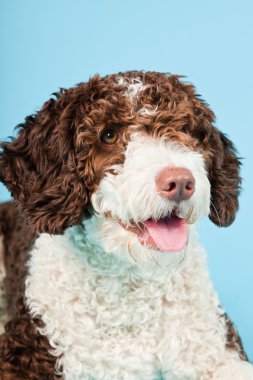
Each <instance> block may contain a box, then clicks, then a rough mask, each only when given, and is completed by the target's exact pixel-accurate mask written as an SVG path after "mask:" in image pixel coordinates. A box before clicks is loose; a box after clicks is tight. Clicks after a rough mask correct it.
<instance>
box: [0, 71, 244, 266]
mask: <svg viewBox="0 0 253 380" xmlns="http://www.w3.org/2000/svg"><path fill="white" fill-rule="evenodd" d="M213 122H214V114H213V113H212V111H211V110H210V109H209V108H208V106H207V105H206V104H205V103H204V102H203V101H202V100H201V99H200V98H199V97H198V96H197V95H196V94H195V90H194V87H193V86H192V85H189V84H186V83H182V82H180V80H179V78H178V77H177V76H169V75H164V74H160V73H154V72H149V73H143V72H128V73H124V74H118V75H110V76H107V77H105V78H100V77H99V76H96V77H94V78H92V79H91V80H90V81H89V82H88V83H81V84H79V85H78V86H76V87H75V88H72V89H69V90H61V91H60V92H59V93H57V94H56V98H55V99H50V100H49V101H48V102H47V103H45V105H44V106H43V108H42V109H41V110H40V111H39V112H38V113H37V114H36V115H34V116H29V117H27V118H26V121H25V123H24V124H21V125H20V130H19V134H18V136H17V138H16V139H14V140H13V141H12V142H10V143H3V144H2V148H3V149H2V153H1V157H0V178H1V180H2V181H3V182H4V183H5V184H6V186H7V187H8V188H9V189H10V190H11V192H12V194H13V196H14V197H15V198H16V199H17V200H18V203H19V205H20V207H21V208H22V209H23V210H24V212H25V213H26V215H27V218H28V221H29V222H30V223H32V224H33V225H34V227H35V228H36V230H37V231H40V232H50V233H62V232H63V231H64V230H65V229H66V228H67V227H69V226H71V225H75V224H78V223H80V222H81V221H82V220H83V218H84V217H86V216H88V215H89V216H92V215H93V218H97V220H99V221H100V222H99V223H100V227H101V229H104V230H105V231H104V235H103V236H105V238H104V241H103V244H104V246H105V247H107V250H108V251H110V250H112V249H111V248H110V242H111V241H112V240H113V239H112V236H111V235H110V234H109V232H108V231H112V230H113V231H118V233H119V236H121V241H124V244H125V246H127V247H128V248H129V247H130V251H131V254H132V255H133V257H134V259H136V260H138V259H139V258H140V256H141V255H142V253H141V252H144V251H143V250H144V249H145V252H147V251H148V252H150V254H151V255H153V254H154V253H157V252H164V251H166V252H183V251H184V248H185V247H186V245H187V241H188V234H189V227H188V226H189V225H190V224H193V223H195V222H196V220H197V219H199V218H200V217H202V216H203V215H205V214H209V217H210V219H211V220H212V221H213V222H214V223H215V224H217V225H219V226H227V225H229V224H231V223H232V221H233V220H234V217H235V213H236V210H237V209H238V192H239V185H240V177H239V161H238V159H237V158H236V154H235V149H234V147H233V144H232V143H231V141H230V140H229V139H228V138H227V137H226V136H225V135H223V134H222V133H221V132H219V131H218V130H217V129H216V128H215V127H214V126H213V125H212V124H213ZM109 235H110V238H108V239H106V236H109ZM137 251H138V254H137V253H136V252H137ZM145 254H146V253H145Z"/></svg>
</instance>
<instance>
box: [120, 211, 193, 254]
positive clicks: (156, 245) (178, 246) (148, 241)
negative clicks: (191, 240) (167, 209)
mask: <svg viewBox="0 0 253 380" xmlns="http://www.w3.org/2000/svg"><path fill="white" fill-rule="evenodd" d="M118 223H119V224H120V226H121V227H122V228H124V229H125V230H126V231H129V232H131V233H133V234H135V235H136V237H137V239H138V240H139V242H140V244H141V245H142V246H145V247H146V248H147V249H153V250H157V251H160V252H164V253H170V252H181V251H182V250H183V249H184V248H185V247H186V245H187V242H188V228H187V223H186V221H185V219H183V218H180V217H179V216H177V215H176V214H174V213H173V214H172V215H170V216H167V217H164V218H160V219H152V218H150V219H148V220H146V221H144V222H141V223H138V224H137V223H134V222H132V221H131V222H130V223H128V224H124V223H123V222H121V221H120V220H118Z"/></svg>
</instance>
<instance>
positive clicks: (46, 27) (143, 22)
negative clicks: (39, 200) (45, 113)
mask: <svg viewBox="0 0 253 380" xmlns="http://www.w3.org/2000/svg"><path fill="white" fill-rule="evenodd" d="M252 13H253V2H252V1H251V0H248V1H246V0H240V1H231V0H228V1H227V0H213V1H203V0H191V1H187V0H185V1H180V0H179V1H172V0H156V1H148V0H122V1H119V0H107V1H103V0H100V1H99V0H92V1H89V0H87V1H85V0H53V1H52V0H41V1H39V0H37V1H33V0H22V1H20V0H8V1H1V2H0V31H1V36H0V39H1V60H0V73H1V74H0V77H1V86H0V107H1V112H0V138H1V139H5V138H6V137H7V136H10V135H12V134H13V128H14V126H15V125H16V124H17V123H19V122H21V121H22V120H23V119H24V117H25V116H26V115H27V114H31V113H33V112H34V111H35V110H37V109H39V108H40V106H41V105H42V103H43V102H44V101H45V100H47V99H48V98H49V96H50V94H51V93H52V92H54V91H56V90H57V89H58V88H59V87H69V86H72V85H74V84H75V83H77V82H80V81H86V80H87V79H88V78H89V77H90V76H92V75H93V74H95V73H99V74H101V75H105V74H109V73H113V72H118V71H124V70H131V69H142V70H156V71H164V72H168V71H169V72H171V73H177V74H184V75H186V76H187V77H188V80H189V81H192V82H193V83H195V85H196V87H197V89H198V92H199V93H200V94H202V95H203V97H204V99H206V100H207V102H208V103H209V104H210V105H211V107H212V109H213V110H214V111H215V113H216V115H217V126H218V127H219V128H220V129H221V130H222V131H224V132H226V133H228V135H229V136H230V137H231V139H232V140H233V141H234V142H235V143H236V146H237V148H238V150H239V152H240V155H241V156H242V157H244V161H243V163H244V165H243V168H242V174H243V177H244V182H243V189H244V190H243V192H242V194H241V203H240V205H241V206H240V211H239V213H238V216H237V220H236V221H235V223H234V224H233V225H232V226H231V227H229V228H228V229H219V228H218V227H215V226H214V225H212V224H211V222H209V221H208V220H207V219H206V220H204V221H203V222H201V223H200V226H199V230H200V240H201V241H202V243H203V244H204V245H205V247H206V249H207V251H208V255H209V267H210V271H211V276H212V279H213V282H214V284H215V287H216V289H217V291H218V292H219V295H220V298H221V301H222V304H223V306H224V307H225V309H226V310H227V312H228V314H229V315H230V317H231V318H232V319H233V321H234V322H235V324H236V326H237V327H238V329H239V331H240V334H241V336H242V339H243V342H244V345H245V347H246V350H247V352H248V354H249V356H250V358H251V359H253V323H252V322H253V300H252V282H253V280H252V277H253V276H252V268H253V252H252V251H253V249H252V239H251V238H252V236H253V233H252V216H251V215H252V214H253V202H252V190H253V175H252V166H253V148H252V137H253V136H252V129H251V128H252V125H251V124H252V103H253V50H252V46H253V44H252V37H253V23H252ZM9 198H10V196H9V194H8V193H7V191H6V190H5V189H4V188H3V186H2V187H1V188H0V201H4V200H7V199H9Z"/></svg>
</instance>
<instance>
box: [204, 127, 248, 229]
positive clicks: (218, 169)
mask: <svg viewBox="0 0 253 380" xmlns="http://www.w3.org/2000/svg"><path fill="white" fill-rule="evenodd" d="M210 144H211V147H212V156H213V157H212V163H211V167H210V170H209V180H210V183H211V202H212V203H211V211H210V215H209V217H210V219H211V220H212V221H213V222H214V223H215V224H217V225H218V226H220V227H227V226H229V225H230V224H231V223H232V222H233V221H234V219H235V214H236V211H237V210H238V207H239V204H238V196H239V193H240V184H241V177H240V175H239V170H240V160H239V158H238V157H237V155H236V153H237V152H236V149H235V147H234V145H233V143H232V142H231V141H230V140H229V139H228V138H227V137H226V136H225V135H224V134H223V133H221V132H220V131H219V130H218V129H216V128H215V127H213V130H212V133H211V136H210Z"/></svg>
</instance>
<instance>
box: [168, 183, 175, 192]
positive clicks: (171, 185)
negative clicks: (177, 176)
mask: <svg viewBox="0 0 253 380" xmlns="http://www.w3.org/2000/svg"><path fill="white" fill-rule="evenodd" d="M176 187H177V184H176V182H170V183H169V184H168V188H167V189H166V190H167V191H173V190H175V188H176Z"/></svg>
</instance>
